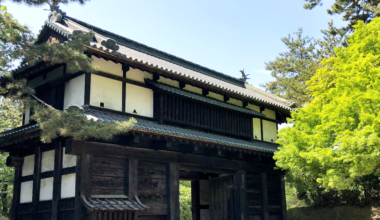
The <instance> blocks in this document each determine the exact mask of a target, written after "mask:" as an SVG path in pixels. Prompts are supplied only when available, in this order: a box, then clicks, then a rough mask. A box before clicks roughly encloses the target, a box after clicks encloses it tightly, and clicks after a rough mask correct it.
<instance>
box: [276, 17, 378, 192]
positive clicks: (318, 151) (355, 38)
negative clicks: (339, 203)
mask: <svg viewBox="0 0 380 220" xmlns="http://www.w3.org/2000/svg"><path fill="white" fill-rule="evenodd" d="M354 28H355V31H354V33H353V34H352V35H351V36H350V37H349V46H348V47H340V48H339V47H338V48H335V54H336V56H335V57H331V58H329V59H325V60H324V61H323V62H322V65H323V67H322V68H320V69H319V70H318V71H317V74H316V75H315V76H314V77H313V78H312V79H311V80H310V82H309V83H310V87H309V89H310V91H311V95H312V96H313V97H314V99H313V100H312V101H311V102H310V103H309V104H308V105H306V106H304V107H303V108H300V109H297V111H296V112H293V113H292V118H293V119H292V120H291V122H294V126H293V127H291V128H284V129H282V130H280V132H279V139H278V143H279V144H281V147H280V148H279V149H280V150H279V152H276V153H275V156H274V158H275V159H276V160H277V162H276V164H277V166H278V167H280V168H282V169H285V170H290V171H291V173H292V174H293V175H296V176H297V177H301V176H306V177H307V178H308V179H309V180H313V179H314V183H317V184H318V185H319V186H320V187H321V188H325V189H327V190H334V189H336V190H345V189H352V187H353V186H355V184H356V183H357V181H358V180H361V179H363V178H367V177H368V176H371V175H372V176H374V177H375V178H376V177H377V176H379V175H380V169H379V167H380V160H379V152H380V138H379V133H380V118H379V115H380V67H379V66H380V65H379V64H380V49H379V48H380V18H375V19H373V21H372V22H371V23H369V24H365V23H364V22H362V21H359V22H358V24H357V25H355V26H354ZM377 181H378V180H377ZM369 182H370V181H369ZM377 185H378V183H377Z"/></svg>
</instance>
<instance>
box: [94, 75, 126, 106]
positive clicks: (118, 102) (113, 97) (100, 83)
mask: <svg viewBox="0 0 380 220" xmlns="http://www.w3.org/2000/svg"><path fill="white" fill-rule="evenodd" d="M101 102H102V103H104V108H107V109H112V110H116V111H121V110H122V109H121V106H122V82H121V81H117V80H113V79H109V78H106V77H102V76H98V75H94V74H92V75H91V94H90V105H93V106H98V107H100V103H101Z"/></svg>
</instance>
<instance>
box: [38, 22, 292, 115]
mask: <svg viewBox="0 0 380 220" xmlns="http://www.w3.org/2000/svg"><path fill="white" fill-rule="evenodd" d="M64 21H65V25H63V24H61V23H56V22H55V23H54V25H52V24H50V23H51V22H50V23H47V25H45V27H44V28H51V29H52V30H55V31H57V32H58V33H62V35H64V36H70V34H73V31H78V30H79V31H84V32H89V31H93V32H94V33H95V38H96V39H97V41H98V42H91V47H94V48H96V49H100V50H103V51H104V52H107V53H110V54H114V55H116V56H119V57H121V58H123V59H126V60H128V61H130V62H135V63H139V64H143V65H146V66H148V67H149V68H153V69H157V70H160V71H165V72H167V73H168V74H171V75H173V76H175V75H177V76H181V77H186V78H188V79H189V80H193V81H197V82H199V83H202V84H206V85H209V86H212V87H216V88H218V89H221V90H223V91H226V92H229V93H234V94H236V95H237V96H242V97H243V98H247V99H252V100H253V101H258V102H262V103H266V104H269V105H273V106H276V107H280V108H282V109H286V110H292V109H291V108H290V106H291V103H290V102H289V101H287V100H285V99H282V98H280V97H277V96H274V95H272V94H269V93H267V92H264V91H261V90H260V91H259V89H256V90H252V89H246V88H245V85H244V82H243V81H241V80H239V79H236V78H234V77H231V76H228V75H225V74H222V73H219V72H216V71H213V70H210V69H208V68H205V67H202V66H200V65H197V64H194V63H191V62H188V61H186V60H183V59H181V58H178V57H176V56H173V55H170V54H167V53H165V52H162V51H159V50H156V49H154V48H151V47H148V46H146V45H143V44H140V43H138V42H135V41H132V40H130V39H127V38H125V37H122V36H119V35H117V34H114V33H111V32H108V31H105V30H103V29H100V28H97V27H94V26H92V25H89V24H87V23H85V22H82V21H79V20H77V19H74V18H70V17H68V16H66V17H65V19H64ZM109 38H112V39H114V40H115V41H116V42H117V44H118V45H119V48H120V49H119V50H118V51H112V50H109V49H107V48H104V46H103V45H101V44H100V42H101V41H103V40H105V41H106V40H107V39H109Z"/></svg>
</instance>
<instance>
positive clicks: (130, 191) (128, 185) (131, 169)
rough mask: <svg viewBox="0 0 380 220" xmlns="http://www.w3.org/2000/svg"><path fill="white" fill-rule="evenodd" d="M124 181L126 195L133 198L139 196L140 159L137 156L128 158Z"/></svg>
mask: <svg viewBox="0 0 380 220" xmlns="http://www.w3.org/2000/svg"><path fill="white" fill-rule="evenodd" d="M124 183H125V185H124V191H125V195H127V196H128V197H129V199H132V200H133V199H134V198H135V196H138V160H137V159H135V158H128V159H127V167H126V169H125V177H124Z"/></svg>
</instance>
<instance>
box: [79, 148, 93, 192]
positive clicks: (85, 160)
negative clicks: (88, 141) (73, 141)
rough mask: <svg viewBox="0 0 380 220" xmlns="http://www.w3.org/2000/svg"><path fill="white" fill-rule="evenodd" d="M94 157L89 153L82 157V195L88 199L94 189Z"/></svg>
mask: <svg viewBox="0 0 380 220" xmlns="http://www.w3.org/2000/svg"><path fill="white" fill-rule="evenodd" d="M92 159H93V156H92V155H91V154H88V153H83V155H82V167H81V174H82V176H81V184H80V185H81V187H80V193H81V195H84V196H85V197H86V198H89V197H90V196H91V188H92V163H93V161H92Z"/></svg>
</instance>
